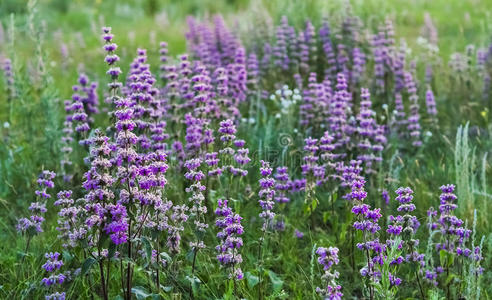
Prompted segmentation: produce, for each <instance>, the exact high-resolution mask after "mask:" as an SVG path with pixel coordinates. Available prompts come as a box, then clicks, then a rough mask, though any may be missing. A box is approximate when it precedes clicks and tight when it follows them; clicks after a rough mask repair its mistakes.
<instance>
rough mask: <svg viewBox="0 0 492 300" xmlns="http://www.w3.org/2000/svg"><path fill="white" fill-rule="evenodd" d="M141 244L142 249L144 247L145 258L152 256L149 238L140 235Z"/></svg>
mask: <svg viewBox="0 0 492 300" xmlns="http://www.w3.org/2000/svg"><path fill="white" fill-rule="evenodd" d="M142 244H143V246H144V249H145V254H146V255H147V259H149V260H150V259H151V257H152V246H151V245H150V242H149V240H148V239H147V237H145V236H144V237H142Z"/></svg>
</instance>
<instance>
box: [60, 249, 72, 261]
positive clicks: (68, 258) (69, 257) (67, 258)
mask: <svg viewBox="0 0 492 300" xmlns="http://www.w3.org/2000/svg"><path fill="white" fill-rule="evenodd" d="M62 255H63V261H64V262H65V264H66V263H68V262H70V261H71V260H72V258H73V256H72V254H70V252H68V251H67V250H63V254H62Z"/></svg>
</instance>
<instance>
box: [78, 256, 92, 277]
mask: <svg viewBox="0 0 492 300" xmlns="http://www.w3.org/2000/svg"><path fill="white" fill-rule="evenodd" d="M95 263H96V260H95V259H94V258H92V257H89V258H87V259H86V260H84V263H82V270H81V272H80V274H81V275H82V276H84V275H86V274H87V273H88V272H89V271H90V269H91V267H92V265H93V264H95Z"/></svg>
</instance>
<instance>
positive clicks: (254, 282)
mask: <svg viewBox="0 0 492 300" xmlns="http://www.w3.org/2000/svg"><path fill="white" fill-rule="evenodd" d="M245 275H246V280H247V281H248V286H249V287H250V288H254V287H255V286H256V285H257V284H258V282H259V281H260V279H259V278H258V276H255V275H253V274H251V273H250V272H246V273H245Z"/></svg>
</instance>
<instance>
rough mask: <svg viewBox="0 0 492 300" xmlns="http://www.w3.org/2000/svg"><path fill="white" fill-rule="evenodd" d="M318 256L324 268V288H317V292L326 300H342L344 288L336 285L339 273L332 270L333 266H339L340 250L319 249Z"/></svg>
mask: <svg viewBox="0 0 492 300" xmlns="http://www.w3.org/2000/svg"><path fill="white" fill-rule="evenodd" d="M316 254H317V255H318V263H319V264H320V265H322V266H323V271H324V273H323V275H322V276H321V280H322V281H323V283H324V287H323V288H320V287H316V292H317V293H318V294H319V295H320V296H321V297H322V298H324V299H330V300H340V299H342V296H343V294H342V292H341V290H342V286H341V285H339V284H337V283H336V279H337V278H338V276H339V273H338V272H337V271H335V270H332V268H333V265H338V263H339V259H338V248H336V247H329V248H324V247H319V248H318V249H317V250H316Z"/></svg>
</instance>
